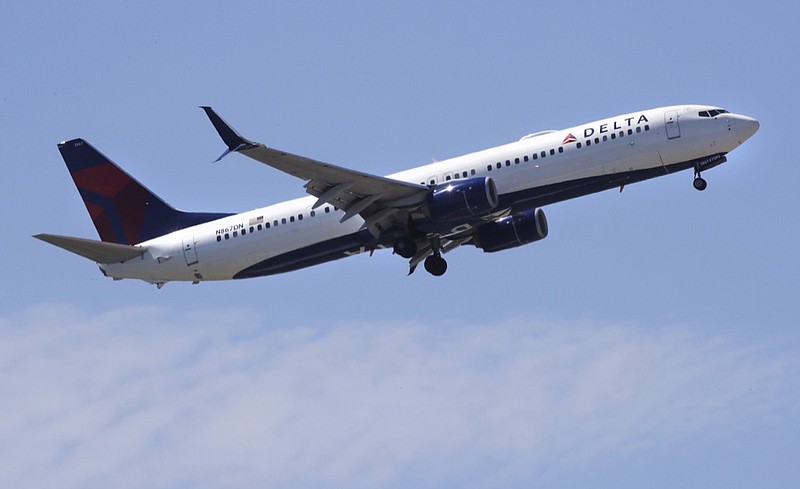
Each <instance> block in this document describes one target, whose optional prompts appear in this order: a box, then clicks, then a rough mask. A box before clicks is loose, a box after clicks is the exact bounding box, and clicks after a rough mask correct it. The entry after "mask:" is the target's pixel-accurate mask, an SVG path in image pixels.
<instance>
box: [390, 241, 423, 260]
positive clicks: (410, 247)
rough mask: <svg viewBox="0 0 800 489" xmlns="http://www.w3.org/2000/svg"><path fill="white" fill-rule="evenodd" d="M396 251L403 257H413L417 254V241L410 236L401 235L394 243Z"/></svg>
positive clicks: (393, 246)
mask: <svg viewBox="0 0 800 489" xmlns="http://www.w3.org/2000/svg"><path fill="white" fill-rule="evenodd" d="M392 248H393V249H394V252H395V253H396V254H398V255H400V256H402V257H403V258H412V257H413V256H414V255H416V254H417V243H415V242H414V240H413V239H411V238H410V237H409V236H401V237H399V238H397V239H396V240H394V243H393V244H392Z"/></svg>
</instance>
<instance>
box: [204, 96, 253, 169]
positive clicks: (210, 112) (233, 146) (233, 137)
mask: <svg viewBox="0 0 800 489" xmlns="http://www.w3.org/2000/svg"><path fill="white" fill-rule="evenodd" d="M200 108H201V109H203V110H204V111H205V112H206V115H207V116H208V118H209V119H210V120H211V124H213V125H214V129H216V130H217V133H219V137H221V138H222V141H224V142H225V144H226V145H227V146H228V149H227V150H225V152H224V153H222V155H220V157H219V158H217V159H216V160H214V163H216V162H217V161H219V160H221V159H222V158H224V157H226V156H228V154H229V153H233V152H234V151H239V150H241V149H248V148H253V147H255V146H256V144H255V143H254V142H252V141H249V140H247V139H245V138H243V137H242V136H241V135H240V134H239V133H238V132H236V130H235V129H233V128H232V127H231V126H230V124H228V123H227V122H225V121H224V120H223V119H222V117H220V116H219V115H218V114H217V113H216V112H214V109H212V108H211V107H209V106H207V105H201V106H200Z"/></svg>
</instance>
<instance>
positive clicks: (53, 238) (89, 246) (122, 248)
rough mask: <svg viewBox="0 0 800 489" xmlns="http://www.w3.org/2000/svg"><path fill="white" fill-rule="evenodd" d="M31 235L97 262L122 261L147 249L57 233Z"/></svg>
mask: <svg viewBox="0 0 800 489" xmlns="http://www.w3.org/2000/svg"><path fill="white" fill-rule="evenodd" d="M33 237H34V238H36V239H40V240H42V241H44V242H45V243H50V244H51V245H54V246H58V247H59V248H63V249H65V250H67V251H69V252H72V253H75V254H76V255H80V256H82V257H84V258H88V259H90V260H92V261H95V262H97V263H118V262H123V261H127V260H130V259H131V258H136V257H137V256H141V255H143V254H144V252H145V251H147V248H146V247H141V246H131V245H125V244H118V243H106V242H104V241H95V240H93V239H86V238H73V237H71V236H59V235H57V234H36V235H34V236H33Z"/></svg>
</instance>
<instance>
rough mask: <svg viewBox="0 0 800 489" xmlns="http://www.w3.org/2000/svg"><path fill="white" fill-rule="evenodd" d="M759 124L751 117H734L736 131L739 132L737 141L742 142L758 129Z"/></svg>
mask: <svg viewBox="0 0 800 489" xmlns="http://www.w3.org/2000/svg"><path fill="white" fill-rule="evenodd" d="M759 126H760V124H759V123H758V121H757V120H755V119H753V118H752V117H747V116H744V115H740V116H739V117H737V118H736V132H737V133H739V142H741V143H743V142H745V141H747V140H748V139H750V137H751V136H752V135H753V134H755V133H756V131H758V128H759Z"/></svg>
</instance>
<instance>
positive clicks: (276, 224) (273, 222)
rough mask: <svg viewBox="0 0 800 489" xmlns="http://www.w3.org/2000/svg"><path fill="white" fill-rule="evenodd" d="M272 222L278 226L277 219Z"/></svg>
mask: <svg viewBox="0 0 800 489" xmlns="http://www.w3.org/2000/svg"><path fill="white" fill-rule="evenodd" d="M273 224H274V225H275V227H278V220H277V219H275V222H273Z"/></svg>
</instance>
